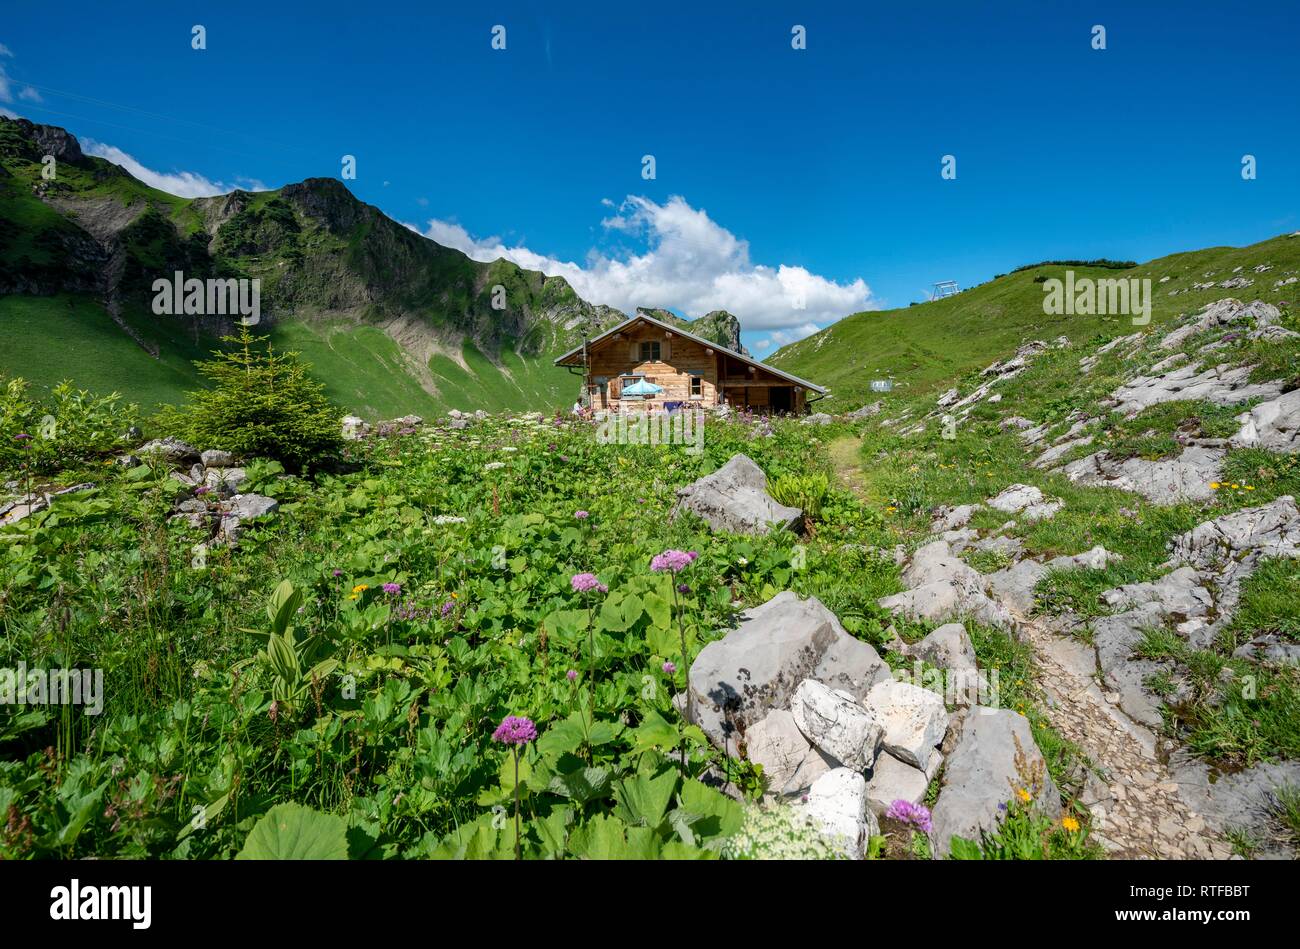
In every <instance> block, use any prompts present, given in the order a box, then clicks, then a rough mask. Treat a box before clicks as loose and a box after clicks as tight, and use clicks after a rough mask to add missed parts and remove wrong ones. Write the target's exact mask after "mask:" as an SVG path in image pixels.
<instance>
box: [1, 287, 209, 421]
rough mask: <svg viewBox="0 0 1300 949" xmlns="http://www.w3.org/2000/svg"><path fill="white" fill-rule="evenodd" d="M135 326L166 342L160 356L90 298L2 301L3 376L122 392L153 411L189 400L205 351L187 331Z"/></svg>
mask: <svg viewBox="0 0 1300 949" xmlns="http://www.w3.org/2000/svg"><path fill="white" fill-rule="evenodd" d="M130 322H131V323H132V325H133V326H135V327H136V328H137V329H138V330H139V331H141V332H142V334H144V335H145V337H146V339H148V338H149V336H153V337H154V339H158V340H163V339H165V345H161V346H160V350H161V352H160V356H159V358H157V359H155V358H153V357H152V356H150V355H149V354H148V353H147V352H145V350H144V349H142V348H141V347H140V346H139V345H138V344H137V343H136V342H135V341H134V340H133V339H131V337H130V336H128V335H127V334H126V333H124V332H123V331H122V329H121V328H120V327H118V326H117V325H116V324H115V323H114V322H113V320H112V319H111V318H110V317H109V315H108V313H107V312H106V311H105V310H104V308H103V307H102V306H101V305H100V304H99V303H97V302H95V301H94V300H91V299H89V298H86V297H84V296H75V295H70V294H64V295H60V296H54V297H25V296H10V297H0V338H3V339H4V345H3V347H0V376H10V377H12V376H22V377H23V378H25V379H27V380H29V381H31V382H33V383H35V384H36V385H37V386H38V387H41V388H45V387H50V386H53V385H56V384H57V383H59V382H62V381H64V380H72V382H73V383H74V384H76V385H77V386H79V387H80V388H83V389H89V390H91V391H92V392H96V393H99V394H107V393H109V392H120V393H122V394H123V395H124V396H125V397H126V398H127V400H128V401H132V402H138V403H140V406H141V407H142V408H143V409H145V410H146V411H149V410H151V409H154V408H157V407H158V406H159V405H162V404H163V403H167V402H173V403H174V402H180V401H183V400H184V398H185V393H186V391H188V390H191V389H194V388H196V387H197V385H198V382H199V379H198V373H197V372H196V371H195V369H194V366H193V363H192V362H191V360H193V359H195V358H199V357H200V356H202V355H203V354H204V353H205V351H206V350H205V348H204V347H203V346H197V347H196V346H195V345H194V344H193V342H192V341H190V340H187V339H185V338H184V336H183V334H180V333H174V334H172V335H171V336H167V337H165V336H164V335H163V334H162V333H159V332H158V331H157V330H158V326H157V324H150V323H147V322H146V321H144V320H139V321H137V320H130ZM151 330H152V332H151Z"/></svg>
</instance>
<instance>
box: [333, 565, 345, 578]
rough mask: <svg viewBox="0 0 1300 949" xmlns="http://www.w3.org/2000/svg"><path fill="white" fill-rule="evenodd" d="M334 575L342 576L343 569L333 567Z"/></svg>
mask: <svg viewBox="0 0 1300 949" xmlns="http://www.w3.org/2000/svg"><path fill="white" fill-rule="evenodd" d="M334 576H336V577H341V576H343V571H342V570H340V569H339V568H338V567H335V568H334Z"/></svg>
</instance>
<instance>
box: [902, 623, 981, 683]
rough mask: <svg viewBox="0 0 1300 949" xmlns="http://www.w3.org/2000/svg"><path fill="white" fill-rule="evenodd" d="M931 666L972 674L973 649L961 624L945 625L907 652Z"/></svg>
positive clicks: (974, 664)
mask: <svg viewBox="0 0 1300 949" xmlns="http://www.w3.org/2000/svg"><path fill="white" fill-rule="evenodd" d="M907 654H908V655H909V656H916V657H918V658H920V659H924V660H925V661H926V662H928V663H929V664H930V665H932V666H937V667H938V668H940V669H947V670H949V671H952V672H974V671H975V669H976V662H975V647H974V646H973V645H972V644H971V640H970V636H968V635H967V634H966V627H965V626H963V625H962V624H961V623H945V624H944V625H943V626H940V627H939V628H938V629H936V630H935V631H934V632H932V633H930V634H929V635H927V636H926V637H925V638H924V639H922V640H921V641H920V642H918V643H917V644H916V645H914V646H912V647H910V648H909V649H908V651H907Z"/></svg>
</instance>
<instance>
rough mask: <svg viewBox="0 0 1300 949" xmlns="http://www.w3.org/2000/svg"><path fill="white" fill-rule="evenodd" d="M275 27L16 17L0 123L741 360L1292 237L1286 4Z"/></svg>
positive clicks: (259, 12)
mask: <svg viewBox="0 0 1300 949" xmlns="http://www.w3.org/2000/svg"><path fill="white" fill-rule="evenodd" d="M289 6H291V5H287V4H269V3H251V2H245V0H221V2H211V3H185V4H177V3H175V2H132V3H131V4H129V5H123V4H117V3H103V2H98V0H96V2H89V0H64V2H62V3H60V4H58V5H57V8H46V7H42V6H41V5H39V4H10V5H8V8H7V9H6V12H5V16H4V19H3V20H2V21H0V44H2V48H0V69H2V70H3V73H0V108H4V109H6V110H7V111H8V112H10V113H17V114H20V115H23V116H26V117H28V118H31V119H33V120H34V121H40V122H48V123H52V124H58V125H63V126H66V127H67V128H69V129H70V130H71V131H73V132H74V133H75V134H76V135H78V137H80V138H82V139H83V141H89V142H93V143H95V144H94V146H93V147H94V148H95V149H96V150H97V151H98V153H100V154H104V155H106V156H109V157H113V158H115V160H119V161H121V162H123V163H127V164H128V167H132V168H133V169H137V170H138V173H139V174H141V175H148V174H152V175H153V176H154V178H153V181H154V182H155V183H159V184H161V185H163V186H165V187H167V188H169V189H170V190H174V191H178V192H181V193H210V192H212V191H216V190H229V189H230V188H231V187H235V186H243V187H255V186H259V185H261V186H269V187H275V186H279V185H281V184H285V183H288V182H291V181H298V180H301V179H303V178H306V177H310V176H335V177H337V176H339V175H340V172H341V157H342V156H343V155H345V154H351V155H355V156H356V158H357V178H356V180H354V181H352V180H350V181H348V182H347V184H348V186H349V187H350V188H352V190H353V191H354V192H355V193H356V194H357V195H358V196H359V197H360V198H362V199H363V200H365V201H368V202H371V203H373V204H375V205H378V206H379V207H380V208H382V209H383V210H384V211H385V212H386V213H388V214H389V215H390V216H392V217H393V218H395V219H397V220H399V221H402V222H404V223H408V224H410V225H412V226H414V227H417V228H418V229H419V230H421V231H422V232H425V233H428V234H430V235H431V236H434V237H435V238H437V239H439V240H441V241H442V242H444V243H451V244H453V245H456V246H461V247H462V249H465V250H467V251H468V252H470V253H472V254H474V255H475V256H480V257H490V256H491V255H493V254H495V253H507V254H509V255H510V256H511V257H513V258H514V259H516V260H518V261H520V262H521V263H525V264H529V265H532V266H536V267H540V268H542V269H547V270H549V271H551V272H557V273H562V274H564V275H565V276H567V277H569V278H570V279H571V280H572V281H573V282H574V283H575V285H576V286H577V287H578V288H579V290H580V292H583V293H584V295H585V296H588V297H589V298H593V299H595V300H596V302H607V303H611V304H613V305H616V306H622V307H624V308H625V309H627V308H630V307H631V306H635V305H637V304H641V305H646V306H665V307H670V308H673V309H676V310H679V311H681V312H684V313H686V314H688V315H692V316H698V315H701V314H702V313H703V312H704V311H705V310H706V309H712V308H714V307H715V306H724V307H725V308H727V309H729V310H731V311H732V312H734V313H736V314H737V315H738V316H739V317H740V318H741V320H742V324H743V325H744V326H745V329H746V332H745V334H744V338H745V341H746V343H747V344H749V345H750V346H751V348H758V351H759V352H760V353H767V352H771V351H772V349H773V348H774V347H775V345H777V344H779V343H780V342H782V341H785V340H790V339H793V338H796V337H798V336H799V335H801V334H804V333H806V332H808V331H809V329H810V327H814V326H821V325H826V324H827V323H828V322H829V321H831V320H832V319H834V318H836V317H838V316H842V315H844V314H845V313H847V312H851V311H853V310H858V309H863V308H874V307H887V306H904V305H906V304H907V303H908V302H910V301H912V300H917V299H921V298H923V297H924V295H925V293H926V292H927V290H928V288H929V287H930V285H931V284H932V283H933V282H934V281H936V280H940V279H949V278H950V279H956V280H958V281H959V282H961V283H962V284H963V285H968V284H972V283H977V282H979V281H982V280H985V279H987V278H989V277H991V276H993V275H994V274H996V273H1001V272H1005V271H1007V270H1010V269H1011V268H1012V267H1015V266H1017V265H1020V264H1024V263H1029V262H1032V261H1035V260H1040V259H1044V258H1054V257H1094V256H1108V257H1117V258H1133V259H1138V260H1145V259H1149V258H1152V257H1156V256H1160V255H1163V254H1166V253H1172V252H1175V251H1178V250H1186V249H1194V248H1198V247H1204V246H1210V245H1218V244H1245V243H1252V242H1254V241H1258V240H1262V239H1264V238H1266V237H1270V236H1273V235H1275V234H1278V233H1281V232H1284V231H1293V230H1297V229H1300V123H1298V122H1297V118H1298V113H1300V108H1298V107H1297V104H1296V90H1297V89H1300V56H1297V55H1296V54H1295V47H1294V43H1295V37H1296V35H1297V33H1298V32H1300V30H1298V29H1297V28H1298V27H1300V8H1298V7H1297V4H1296V3H1295V2H1293V0H1286V2H1282V0H1277V2H1254V0H1238V2H1234V3H1224V2H1198V0H1180V2H1177V3H1175V2H1172V0H1167V2H1164V3H1142V2H1135V0H1124V2H1088V3H1085V2H1071V0H1055V2H1053V0H1033V2H987V3H971V2H969V0H967V2H944V0H938V2H931V3H924V4H922V3H915V4H911V3H908V4H872V3H862V2H856V3H851V4H848V3H846V4H832V3H815V2H813V3H794V2H786V3H775V2H764V0H751V2H747V3H709V4H705V3H699V2H694V3H673V2H655V3H650V4H621V3H620V4H610V3H608V2H605V3H591V4H587V3H545V4H543V3H464V4H457V5H450V4H438V3H431V2H428V0H422V2H405V0H389V2H386V3H383V4H378V3H370V4H366V3H356V2H336V0H320V2H314V3H311V4H307V3H303V4H299V5H292V6H295V7H298V8H299V9H298V10H297V11H295V10H292V9H289V10H286V9H279V8H280V7H289ZM128 9H129V10H130V12H129V13H127V12H124V11H125V10H128ZM195 24H201V25H203V26H204V27H205V28H206V31H207V48H206V49H204V50H194V49H192V48H191V28H192V26H193V25H195ZM497 24H500V25H503V26H505V27H506V49H505V50H504V51H498V50H493V49H492V48H491V39H492V34H491V31H492V28H493V26H494V25H497ZM796 24H798V25H802V26H805V27H806V30H807V48H806V49H805V50H794V49H792V48H791V28H792V27H793V26H794V25H796ZM1097 24H1100V25H1102V26H1104V27H1105V28H1106V46H1107V48H1106V49H1105V50H1094V49H1093V48H1092V46H1091V39H1092V28H1093V26H1094V25H1097ZM647 154H649V155H653V156H654V157H655V166H656V167H655V172H656V177H655V179H654V180H646V179H644V178H643V177H642V167H643V166H642V157H643V156H644V155H647ZM1245 154H1251V155H1254V156H1255V157H1256V160H1257V163H1258V177H1257V179H1256V180H1254V181H1243V180H1242V177H1241V160H1242V156H1243V155H1245ZM944 155H953V156H955V158H956V170H957V177H956V179H955V180H950V181H949V180H944V179H943V178H942V177H941V175H940V163H941V159H942V156H944ZM764 343H766V344H767V345H766V346H765V347H764V346H763V344H764Z"/></svg>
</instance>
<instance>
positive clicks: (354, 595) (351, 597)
mask: <svg viewBox="0 0 1300 949" xmlns="http://www.w3.org/2000/svg"><path fill="white" fill-rule="evenodd" d="M357 596H358V594H356V593H353V594H351V595H350V596H348V599H349V600H355V599H356V598H357Z"/></svg>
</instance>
